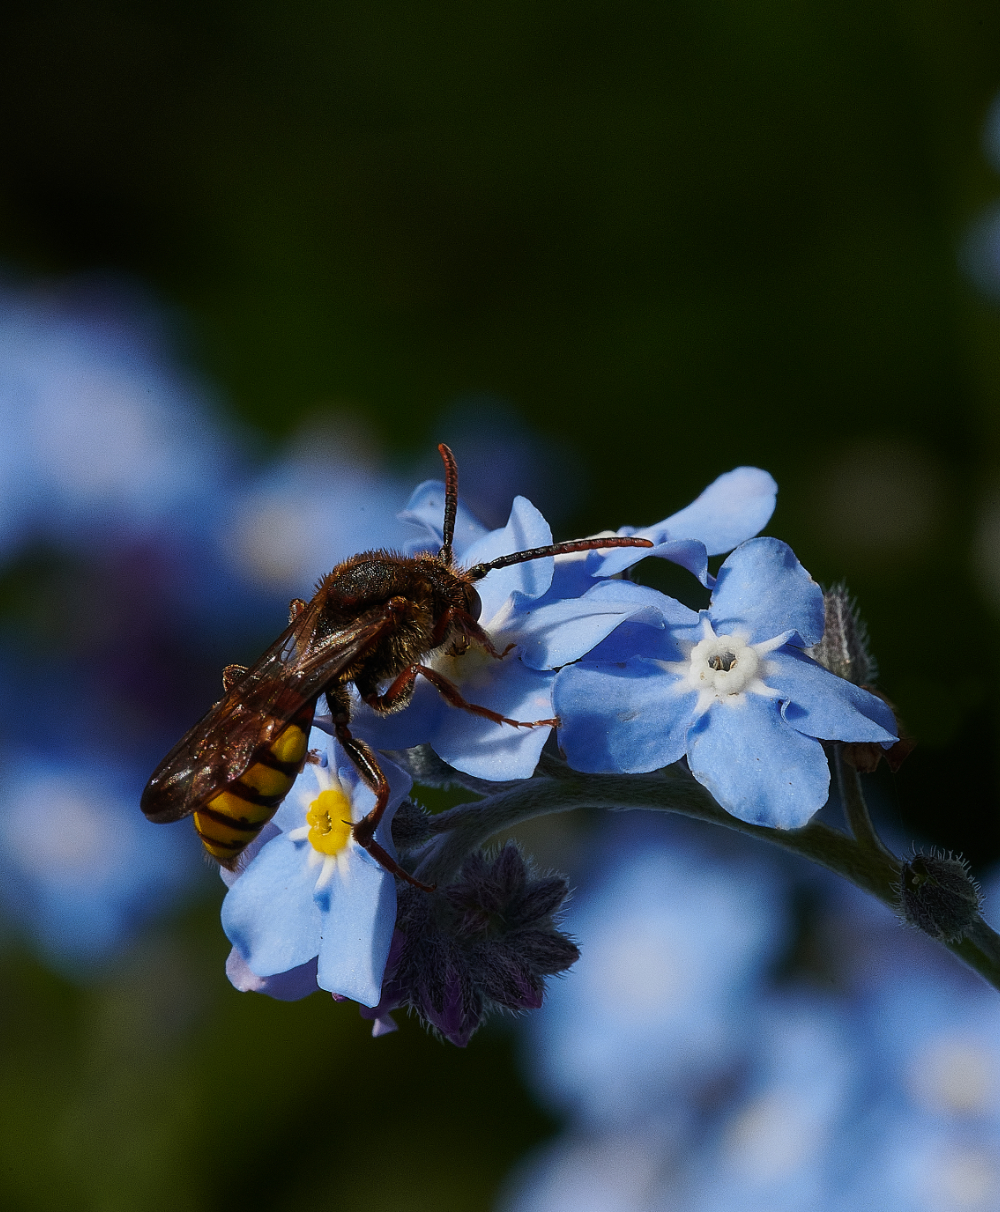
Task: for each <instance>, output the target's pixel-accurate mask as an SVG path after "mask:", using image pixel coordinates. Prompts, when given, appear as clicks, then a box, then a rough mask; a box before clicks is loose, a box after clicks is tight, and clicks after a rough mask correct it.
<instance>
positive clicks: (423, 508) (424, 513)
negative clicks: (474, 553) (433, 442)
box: [396, 480, 489, 559]
mask: <svg viewBox="0 0 1000 1212" xmlns="http://www.w3.org/2000/svg"><path fill="white" fill-rule="evenodd" d="M396 516H397V517H398V518H399V519H400V521H402V522H409V523H410V524H411V525H413V526H417V527H419V528H420V531H421V534H420V536H419V537H418V538H415V539H413V540H412V542H411V543H409V544H408V545H407V546H408V548H409V549H410V550H413V551H433V552H436V551H438V550H439V548H440V547H441V544H442V542H443V541H444V540H443V527H444V483H443V481H441V480H424V482H423V483H422V484H418V485H417V487H416V488H415V489H414V490H413V495H412V496H411V497H410V499H409V501H407V503H406V508H405V509H403V510H401V511H400V512H399V513H398V514H397V515H396ZM488 533H489V531H488V530H487V529H486V527H485V526H484V525H483V524H482V522H480V521H479V519H478V518H477V517H476V516H475V515H474V514H473V513H472V512H471V511H470V510H469V509H468V508H466V506H465V505H464V504H463V502H462V499H461V497H460V498H459V501H458V513H457V514H456V515H455V539H454V551H455V558H456V559H459V558H461V557H462V555H463V554H464V552H465V551H466V550H467V549H468V548H469V547H471V546H472V544H473V543H475V542H477V541H478V540H479V539H481V538H483V536H484V535H486V534H488Z"/></svg>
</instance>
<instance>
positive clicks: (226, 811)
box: [193, 704, 313, 868]
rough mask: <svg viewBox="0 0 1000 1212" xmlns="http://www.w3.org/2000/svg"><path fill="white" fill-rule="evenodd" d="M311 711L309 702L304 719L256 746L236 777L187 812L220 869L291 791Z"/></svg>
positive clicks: (230, 862) (303, 753) (233, 858)
mask: <svg viewBox="0 0 1000 1212" xmlns="http://www.w3.org/2000/svg"><path fill="white" fill-rule="evenodd" d="M312 710H313V705H312V704H309V706H308V711H309V717H310V719H309V720H306V719H303V718H301V717H302V716H303V715H304V714H305V712H304V711H303V712H300V713H299V716H297V717H296V719H295V720H294V721H293V722H292V723H290V724H289V725H288V727H287V728H285V729H284V730H283V731H282V732H281V733H280V734H279V735H278V736H277V737H275V739H274V740H273V741H271V742H269V743H266V744H263V745H259V746H258V747H257V749H256V750H255V751H254V755H253V760H252V761H251V763H250V765H249V766H248V767H247V769H246V770H245V771H244V772H243V773H242V774H241V775H240V777H239V778H238V779H233V780H232V781H231V782H229V783H227V784H226V785H225V786H224V787H223V788H222V790H221V791H218V792H216V794H215V795H213V796H212V798H211V799H209V800H206V801H205V803H204V805H203V806H202V807H201V808H199V809H197V811H196V812H195V813H194V814H193V819H194V827H195V830H196V831H197V834H198V836H199V837H200V838H201V841H202V845H203V846H204V847H205V849H206V850H207V851H208V853H209V854H210V855H211V856H212V858H214V859H216V861H217V862H219V863H221V864H222V865H223V867H230V868H232V867H235V865H236V860H237V859H238V858H239V856H240V854H241V853H242V852H243V850H244V849H245V848H246V847H247V846H249V844H250V843H251V842H252V841H253V840H254V838H255V837H256V836H257V834H258V833H260V831H261V829H263V828H264V826H265V825H266V824H267V822H268V821H269V820H270V819H271V817H272V816H274V814H275V812H276V811H277V808H278V805H279V804H280V803H281V801H282V800H283V799H284V798H285V796H286V795H287V794H288V792H289V791H290V790H291V786H292V784H293V783H294V782H295V780H296V778H297V777H298V774H299V771H300V770H301V769H302V764H303V762H304V761H305V756H306V746H307V744H308V731H307V730H308V727H309V722H310V721H311V716H312ZM300 725H304V727H303V726H300Z"/></svg>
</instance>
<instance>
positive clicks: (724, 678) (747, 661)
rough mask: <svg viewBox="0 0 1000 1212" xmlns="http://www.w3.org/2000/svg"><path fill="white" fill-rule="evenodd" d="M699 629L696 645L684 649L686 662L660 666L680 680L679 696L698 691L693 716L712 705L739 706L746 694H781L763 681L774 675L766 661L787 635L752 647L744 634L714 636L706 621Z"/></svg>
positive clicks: (766, 695) (666, 663)
mask: <svg viewBox="0 0 1000 1212" xmlns="http://www.w3.org/2000/svg"><path fill="white" fill-rule="evenodd" d="M701 629H702V638H701V639H700V640H699V641H698V643H697V644H689V645H688V646H687V647H688V652H687V659H686V660H684V661H660V662H659V664H661V665H662V666H663V668H664V669H665V670H666V671H667V672H668V673H673V674H676V675H677V677H679V678H680V681H679V682H678V683H677V691H678V693H680V694H686V693H688V692H690V691H692V690H697V692H698V703H697V706H696V707H695V714H696V715H701V714H702V712H704V711H707V710H708V709H709V707H711V706H712V704H713V703H723V704H725V705H726V706H727V707H739V706H742V704H743V703H744V702H746V696H747V695H748V694H759V695H763V696H764V697H765V698H771V699H773V698H778V697H779V694H780V692H779V691H778V690H775V689H774V687H772V686H768V685H767V683H766V682H765V681H764V679H765V678H766V677H767V676H768V674H770V673H772V672H773V669H772V663H771V662H770V661H767V660H765V657H766V656H767V654H768V653H769V652H773V651H774V650H775V649H776V648H780V647H781V645H782V644H783V643H784V642H785V640H786V639H787V638H788V633H785V634H783V635H778V636H775V637H774V639H771V640H763V641H761V643H759V644H751V643H749V642H748V641H749V638H750V637H749V636H748V635H747V634H746V633H745V632H739V631H734V632H732V633H730V634H727V635H716V634H715V631H714V630H713V628H712V624H711V623H710V622H709V621H708V619H704V618H703V619H702V623H701ZM682 647H683V645H682Z"/></svg>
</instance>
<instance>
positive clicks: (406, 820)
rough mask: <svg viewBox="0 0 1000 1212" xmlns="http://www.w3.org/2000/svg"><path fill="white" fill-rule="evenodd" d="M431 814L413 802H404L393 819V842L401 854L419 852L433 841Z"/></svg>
mask: <svg viewBox="0 0 1000 1212" xmlns="http://www.w3.org/2000/svg"><path fill="white" fill-rule="evenodd" d="M430 819H431V814H430V813H429V812H428V811H427V809H426V808H424V807H423V806H422V805H421V804H418V803H416V802H415V801H413V800H403V802H402V803H401V804H400V805H399V807H398V808H397V809H396V813H395V815H394V816H393V818H392V841H393V845H394V846H395V847H396V849H397V850H398V851H399V853H400V854H406V853H408V852H409V851H412V850H419V849H420V847H421V846H423V845H424V844H425V843H427V842H429V841H430V839H431V829H430V825H429V824H428V822H429V821H430Z"/></svg>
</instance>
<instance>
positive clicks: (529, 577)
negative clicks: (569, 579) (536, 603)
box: [462, 497, 554, 623]
mask: <svg viewBox="0 0 1000 1212" xmlns="http://www.w3.org/2000/svg"><path fill="white" fill-rule="evenodd" d="M551 542H552V531H551V530H550V528H549V524H548V522H546V520H545V519H544V518H543V517H542V515H541V514H540V513H539V512H538V510H537V509H536V508H535V507H534V505H532V503H531V502H530V501H528V500H526V499H525V498H524V497H515V498H514V504H513V505H512V506H511V511H510V519H509V521H508V522H507V525H506V526H504V527H503V528H502V529H501V530H491V531H490V533H489V534H487V535H483V536H482V537H481V538H480V539H478V540H477V541H476V542H475V543H473V544H472V545H471V547H469V549H468V550H467V551H466V552H465V553H464V554H463V556H462V564H463V566H464V567H466V568H471V567H472V565H473V564H488V563H489V562H490V560H495V559H496V558H497V557H498V556H503V555H511V554H512V553H513V552H515V551H529V550H530V549H531V548H533V547H548V546H549V545H550V544H551ZM553 564H554V561H553V559H552V557H551V556H549V557H548V558H547V559H542V560H528V561H527V562H526V563H523V564H513V565H511V567H510V568H499V569H497V570H496V571H495V572H490V573H487V575H486V577H485V578H484V579H483V580H482V581H479V582H478V583H477V585H476V588H477V589H478V590H479V596H480V598H481V599H482V603H483V613H482V622H483V623H489V621H490V619H491V618H492V617H493V616H494V615H495V614H496V613H497V611H499V609H500V607H501V606H503V604H504V603H505V602H506V601H507V599H508V598H509V597H510V595H511V594H512V593H515V592H517V593H523V594H525V596H526V597H529V598H537V597H541V595H542V594H543V593H544V592H545V591H546V590H547V589H548V587H549V585H550V583H551V581H552V571H553Z"/></svg>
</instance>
